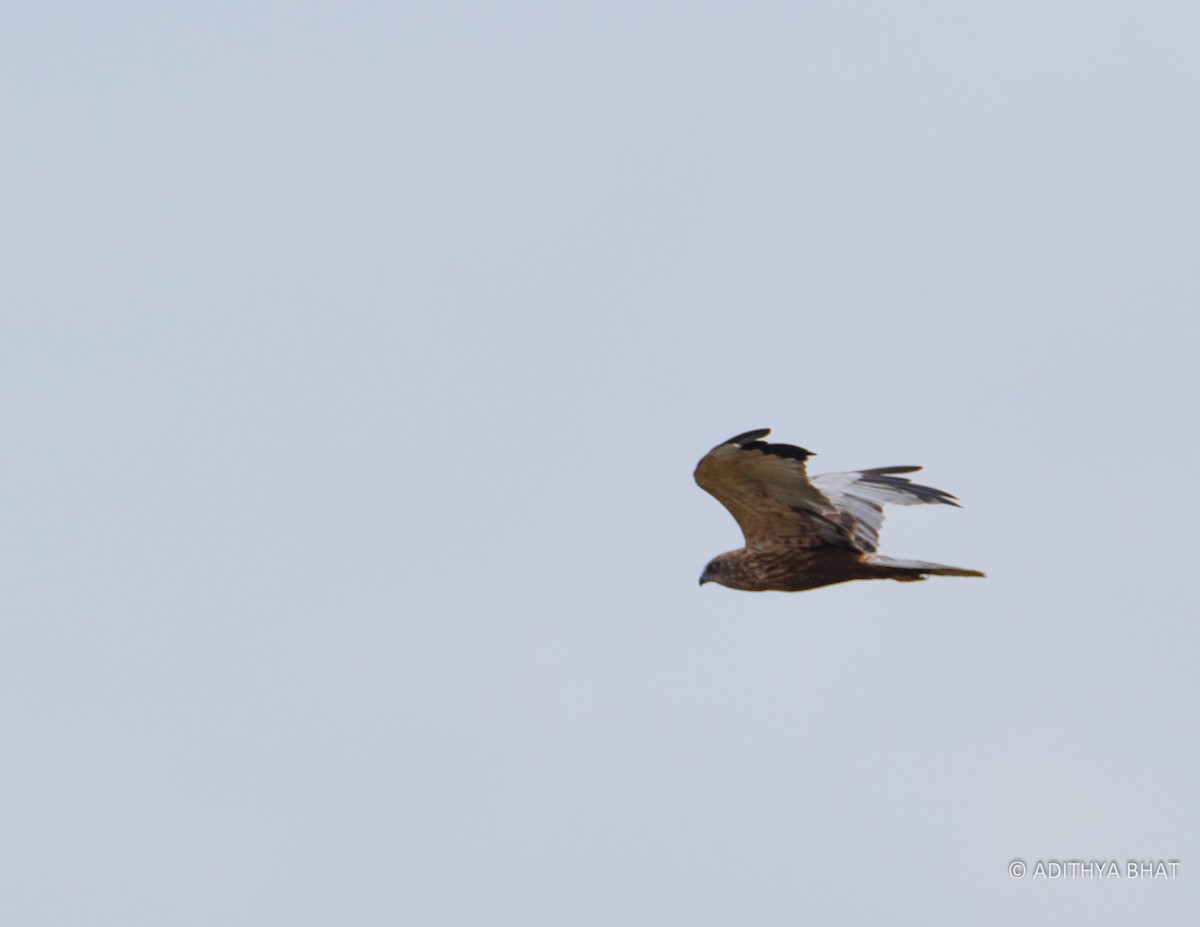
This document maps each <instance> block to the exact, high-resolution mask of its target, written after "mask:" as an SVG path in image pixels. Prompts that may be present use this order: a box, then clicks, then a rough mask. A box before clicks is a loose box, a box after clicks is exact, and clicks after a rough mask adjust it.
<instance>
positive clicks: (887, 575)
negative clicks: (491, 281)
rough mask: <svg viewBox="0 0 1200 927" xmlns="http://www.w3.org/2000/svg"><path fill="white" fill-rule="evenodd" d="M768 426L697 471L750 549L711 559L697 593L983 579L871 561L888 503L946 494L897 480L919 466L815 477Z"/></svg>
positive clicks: (733, 441)
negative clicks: (714, 587) (718, 588)
mask: <svg viewBox="0 0 1200 927" xmlns="http://www.w3.org/2000/svg"><path fill="white" fill-rule="evenodd" d="M770 433H771V429H769V428H760V429H758V430H757V431H748V432H746V433H745V434H742V435H738V436H737V437H736V438H730V439H729V440H728V441H725V442H724V443H722V444H718V445H717V446H716V447H714V448H713V449H712V450H711V451H709V452H708V453H707V454H706V455H705V456H704V458H703V459H702V460H701V461H700V463H699V464H697V465H696V474H695V476H696V482H697V483H698V484H699V485H700V488H701V489H703V490H705V491H706V492H709V493H712V495H714V496H715V497H716V498H717V501H718V502H720V503H721V504H722V505H723V506H725V508H727V509H729V512H730V514H732V515H733V517H734V520H736V521H737V523H738V526H739V527H740V528H741V529H742V534H743V535H745V538H746V546H745V547H743V548H740V549H739V550H731V551H729V552H728V553H724V554H721V555H719V556H717V557H714V558H713V559H712V560H711V561H710V562H709V564H708V566H706V567H705V568H704V573H703V574H702V575H701V576H700V585H704V584H705V583H708V582H713V583H720V584H721V585H722V586H729V587H730V588H731V589H742V590H745V591H747V592H765V591H767V590H779V591H781V592H799V591H801V590H804V589H816V588H817V587H818V586H831V585H833V584H834V583H844V582H847V581H849V580H852V579H895V580H898V581H900V582H916V581H917V580H922V579H925V578H926V577H927V576H983V574H982V573H980V572H979V571H978V570H964V569H960V568H959V567H951V566H944V565H942V564H940V563H926V562H924V561H922V560H894V559H892V558H891V557H884V556H881V555H880V554H877V553H875V548H876V546H877V545H878V541H879V528H880V526H881V525H882V524H883V505H884V503H885V502H892V503H896V504H898V505H916V504H918V503H922V502H930V503H933V502H940V503H944V504H946V505H954V506H957V505H958V503H957V502H955V501H954V497H953V496H952V495H950V494H949V493H946V492H942V490H940V489H933V488H932V487H930V486H920V485H918V484H916V483H913V482H911V481H910V480H908V479H906V478H904V477H902V476H896V475H895V474H897V473H913V472H915V471H917V470H920V469H921V468H920V467H877V468H876V469H874V470H858V471H855V472H852V473H826V474H823V475H821V476H814V477H813V478H812V479H809V477H808V474H807V472H806V470H805V466H804V461H805V460H806V459H807V458H808V457H811V456H812V455H811V454H810V452H808V451H806V450H805V449H804V448H802V447H793V446H792V445H790V444H768V443H767V442H765V441H762V440H760V439H761V438H765V437H766V436H767V435H768V434H770Z"/></svg>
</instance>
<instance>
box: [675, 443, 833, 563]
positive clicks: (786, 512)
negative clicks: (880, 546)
mask: <svg viewBox="0 0 1200 927" xmlns="http://www.w3.org/2000/svg"><path fill="white" fill-rule="evenodd" d="M770 433H771V429H769V428H760V429H758V430H757V431H748V432H746V433H745V434H742V435H738V436H737V437H736V438H730V439H729V440H728V441H725V442H723V443H721V444H718V445H717V446H716V447H714V448H713V449H712V450H711V451H709V452H708V453H707V454H706V455H705V456H704V457H703V459H701V461H700V463H699V464H697V465H696V473H695V477H696V482H697V483H698V484H699V486H700V488H701V489H703V490H704V491H705V492H709V493H712V495H714V496H715V497H716V499H717V501H718V502H720V503H721V504H722V505H723V506H725V508H727V509H729V512H730V514H731V515H733V517H734V519H735V520H736V521H737V523H738V527H740V528H741V529H742V534H744V535H745V536H746V546H747V547H762V546H769V545H773V544H781V543H782V544H786V545H788V546H790V547H818V546H821V545H824V544H834V545H837V546H840V547H850V546H852V543H853V542H852V541H851V535H850V532H849V522H850V517H849V516H843V514H842V513H841V512H840V511H839V510H838V508H837V506H836V505H834V504H833V502H831V501H830V500H829V499H828V498H827V497H826V496H825V495H824V493H823V492H822V491H821V490H820V489H818V488H817V487H815V486H814V485H813V484H812V483H810V482H809V480H808V474H807V473H806V472H805V468H804V461H805V459H806V458H807V457H810V456H811V454H810V452H808V451H806V450H805V449H804V448H802V447H793V446H792V445H790V444H768V443H767V442H765V441H762V440H759V439H761V438H764V437H766V436H767V435H768V434H770Z"/></svg>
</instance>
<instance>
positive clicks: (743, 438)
mask: <svg viewBox="0 0 1200 927" xmlns="http://www.w3.org/2000/svg"><path fill="white" fill-rule="evenodd" d="M770 433H771V429H770V428H756V429H754V431H747V432H745V433H743V434H740V435H738V436H737V437H736V438H730V439H729V440H728V441H726V442H725V443H726V444H737V445H738V446H741V445H744V444H748V443H749V442H751V441H757V440H758V439H759V438H765V437H766V436H767V435H769V434H770Z"/></svg>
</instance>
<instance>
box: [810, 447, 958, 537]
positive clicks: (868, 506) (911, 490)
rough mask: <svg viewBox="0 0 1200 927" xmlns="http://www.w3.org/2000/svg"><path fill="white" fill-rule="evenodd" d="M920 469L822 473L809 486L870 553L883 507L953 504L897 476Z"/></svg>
mask: <svg viewBox="0 0 1200 927" xmlns="http://www.w3.org/2000/svg"><path fill="white" fill-rule="evenodd" d="M920 469H921V468H920V467H876V468H875V469H874V470H857V471H855V472H853V473H822V474H821V475H820V476H814V477H813V478H812V485H813V486H815V487H816V488H817V489H818V490H820V492H821V493H822V494H823V495H824V496H825V497H826V498H827V499H829V501H830V502H832V503H833V505H834V507H835V508H836V509H837V510H838V512H840V513H841V515H842V519H841V522H842V523H843V524H845V525H846V526H847V527H848V529H849V531H850V534H851V537H852V538H853V541H854V546H855V547H857V548H858V549H859V550H862V551H866V552H867V553H874V552H875V549H876V547H877V546H878V545H879V528H880V526H881V525H882V524H883V506H884V503H886V502H891V503H893V504H895V505H919V504H921V503H923V502H941V503H945V504H946V505H955V506H957V505H958V503H957V502H955V501H954V496H952V495H950V493H948V492H942V490H940V489H934V488H933V487H932V486H921V485H920V484H918V483H914V482H912V481H911V480H908V479H905V478H904V477H902V476H895V475H894V474H897V473H915V472H916V471H917V470H920Z"/></svg>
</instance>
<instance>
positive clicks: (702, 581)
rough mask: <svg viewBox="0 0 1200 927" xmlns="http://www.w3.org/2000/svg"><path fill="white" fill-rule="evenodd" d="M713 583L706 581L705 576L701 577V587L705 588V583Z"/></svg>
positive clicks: (709, 580)
mask: <svg viewBox="0 0 1200 927" xmlns="http://www.w3.org/2000/svg"><path fill="white" fill-rule="evenodd" d="M711 582H712V580H711V579H705V578H704V576H703V575H701V577H700V585H701V586H703V585H704V584H705V583H711Z"/></svg>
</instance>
